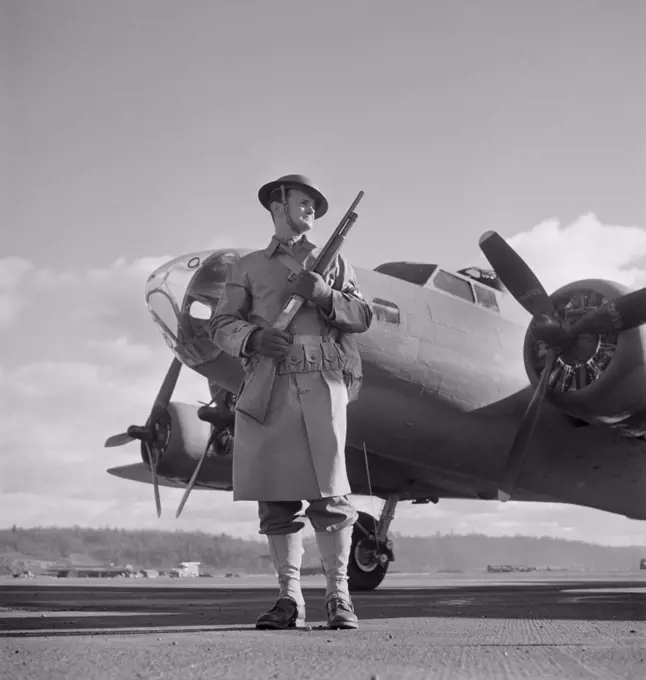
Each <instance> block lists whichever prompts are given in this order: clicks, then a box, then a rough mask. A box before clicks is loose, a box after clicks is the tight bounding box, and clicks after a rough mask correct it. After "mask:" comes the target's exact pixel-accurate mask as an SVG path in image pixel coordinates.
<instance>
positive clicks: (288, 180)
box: [258, 175, 328, 220]
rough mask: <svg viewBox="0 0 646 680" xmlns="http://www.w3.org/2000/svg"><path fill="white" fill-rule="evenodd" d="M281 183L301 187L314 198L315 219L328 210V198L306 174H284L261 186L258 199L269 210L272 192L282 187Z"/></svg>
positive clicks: (296, 187)
mask: <svg viewBox="0 0 646 680" xmlns="http://www.w3.org/2000/svg"><path fill="white" fill-rule="evenodd" d="M281 184H282V185H283V186H284V187H285V189H300V190H301V191H304V192H305V193H306V194H309V195H310V196H311V197H312V198H313V199H314V205H315V206H316V207H315V213H314V219H315V220H317V219H318V218H319V217H323V215H325V213H326V212H327V208H328V203H327V199H326V198H325V196H323V194H322V193H321V192H320V191H319V190H318V188H317V187H316V186H315V185H314V184H313V183H312V182H311V180H310V179H309V178H308V177H305V175H283V176H282V177H279V178H278V179H276V180H274V181H273V182H268V183H267V184H264V185H263V186H261V187H260V189H259V191H258V200H259V201H260V203H261V204H262V205H263V207H264V208H266V209H267V210H269V199H270V198H271V195H272V193H273V192H274V191H275V190H276V189H280V187H281Z"/></svg>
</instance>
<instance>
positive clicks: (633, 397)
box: [524, 279, 646, 437]
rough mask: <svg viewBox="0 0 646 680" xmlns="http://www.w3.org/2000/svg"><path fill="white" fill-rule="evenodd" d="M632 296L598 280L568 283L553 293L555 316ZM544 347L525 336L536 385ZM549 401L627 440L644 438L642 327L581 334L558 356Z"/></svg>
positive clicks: (645, 343)
mask: <svg viewBox="0 0 646 680" xmlns="http://www.w3.org/2000/svg"><path fill="white" fill-rule="evenodd" d="M628 292H630V289H628V288H626V287H625V286H622V285H621V284H618V283H614V282H612V281H605V280H602V279H587V280H582V281H575V282H574V283H569V284H567V285H566V286H563V287H562V288H559V290H557V291H556V292H555V293H553V294H552V295H551V299H552V301H553V303H554V306H555V307H556V309H557V311H558V313H559V314H560V315H561V316H562V317H563V318H564V319H566V320H572V321H574V320H576V319H578V318H580V317H581V316H583V315H584V314H586V313H587V312H589V311H590V310H592V309H596V308H598V307H601V306H602V305H604V304H605V303H607V302H608V301H609V300H613V299H615V298H617V297H619V296H620V295H624V294H625V293H628ZM546 352H547V347H546V345H545V343H544V342H542V341H538V340H536V339H535V338H534V337H533V336H532V324H531V323H530V325H529V328H528V330H527V333H526V335H525V344H524V360H525V369H526V371H527V375H528V377H529V380H530V382H531V383H532V385H534V386H536V385H537V383H538V381H539V379H540V374H541V371H542V369H543V367H544V365H545V356H546ZM546 398H547V399H548V400H549V402H550V403H552V404H553V405H554V406H556V407H557V408H559V409H560V410H562V411H563V412H564V413H566V414H568V415H570V416H573V417H574V418H577V419H579V420H582V421H585V422H587V423H590V424H593V425H604V426H607V427H612V428H616V429H617V430H619V431H620V432H621V433H622V434H623V435H625V436H627V437H643V436H644V435H646V327H645V326H642V327H640V328H635V329H632V330H629V331H624V332H622V333H613V334H609V335H581V336H580V337H579V338H578V340H577V342H576V344H575V345H574V346H573V347H571V348H569V349H568V350H566V351H565V352H564V353H563V354H561V355H560V356H559V357H558V358H557V360H556V364H555V366H554V370H553V371H552V375H551V378H550V380H549V383H548V389H547V397H546Z"/></svg>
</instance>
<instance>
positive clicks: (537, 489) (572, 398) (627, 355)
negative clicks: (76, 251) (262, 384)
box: [106, 232, 646, 590]
mask: <svg viewBox="0 0 646 680" xmlns="http://www.w3.org/2000/svg"><path fill="white" fill-rule="evenodd" d="M480 247H481V249H482V250H483V252H484V254H485V255H486V256H487V258H488V260H489V262H490V263H491V264H492V266H493V269H494V271H489V270H483V269H480V268H475V267H472V268H470V269H469V268H467V269H464V270H461V271H460V272H452V271H449V270H447V269H443V268H442V267H440V266H436V265H428V264H421V263H412V262H397V263H386V264H384V265H380V266H379V267H377V268H376V269H375V270H364V269H359V268H356V273H357V279H358V283H359V287H360V290H361V292H362V294H363V296H364V298H365V299H366V300H368V301H369V302H370V303H371V305H372V308H373V311H374V319H373V323H372V325H371V327H370V329H369V330H368V331H367V332H366V333H363V334H360V335H357V336H356V340H357V342H358V345H359V348H360V352H361V357H362V362H363V369H364V381H363V385H362V388H361V392H360V394H359V398H358V400H356V401H355V402H352V403H351V404H350V405H349V407H348V429H347V449H346V458H347V470H348V476H349V479H350V485H351V488H352V493H353V494H356V495H371V496H378V497H379V498H381V499H382V500H384V501H385V502H384V504H383V507H382V511H381V515H380V517H379V518H373V517H371V516H370V515H368V514H366V513H363V512H361V513H360V516H359V519H358V520H357V523H356V524H355V530H354V535H353V546H352V554H351V561H350V566H349V577H350V587H351V588H352V589H353V590H371V589H374V588H376V587H377V586H378V585H379V583H381V581H382V580H383V578H384V576H385V574H386V571H387V568H388V564H389V563H390V562H391V561H393V560H394V552H393V544H392V541H391V540H390V539H389V537H388V530H389V527H390V524H391V522H392V519H393V518H394V515H395V510H396V506H397V503H398V502H401V501H412V502H413V503H428V502H433V503H437V502H438V501H439V500H440V499H445V498H452V499H484V500H495V499H500V500H503V501H504V500H508V499H509V498H511V499H513V500H514V501H534V502H552V503H553V502H558V503H565V504H574V505H580V506H586V507H590V508H596V509H599V510H603V511H607V512H612V513H617V514H621V515H625V516H626V517H629V518H631V519H641V520H646V326H645V325H643V324H644V323H646V313H645V311H644V310H646V304H643V303H644V299H643V298H644V291H637V292H636V293H631V294H630V295H626V294H627V293H629V291H628V290H627V289H626V288H625V287H624V286H621V285H619V284H617V283H613V282H610V281H606V280H601V279H589V280H584V281H577V282H573V283H570V284H568V285H566V286H564V287H562V288H560V289H559V290H557V291H556V292H555V293H553V294H552V295H551V296H548V295H547V293H546V292H545V291H544V289H543V288H542V286H541V284H540V282H539V281H538V279H536V277H535V276H534V275H533V273H532V272H531V270H529V268H528V267H527V265H526V264H525V263H524V262H523V261H522V260H521V259H520V257H519V256H518V255H517V254H516V253H515V252H514V251H513V250H512V249H511V248H510V247H509V246H508V245H507V244H506V242H505V241H504V240H503V239H502V238H501V237H500V236H498V235H497V234H495V233H494V232H487V234H485V235H483V237H482V238H481V241H480ZM245 252H248V251H246V250H237V249H225V250H217V251H208V252H198V253H192V254H188V255H183V256H181V257H178V258H176V259H174V260H172V261H170V262H168V263H167V264H165V265H163V266H162V267H160V268H159V269H157V270H156V271H155V272H153V273H152V274H151V276H150V277H149V279H148V282H147V286H146V302H147V306H148V309H149V311H150V313H151V315H152V317H153V320H154V322H155V324H156V325H157V326H158V328H159V329H160V331H161V332H162V334H163V336H164V338H165V340H166V342H167V344H168V345H169V347H170V349H171V350H172V352H173V353H174V354H175V358H174V360H173V363H172V364H171V367H170V369H169V372H168V375H167V376H166V379H165V381H164V384H163V385H162V388H161V389H160V392H159V394H158V396H157V399H156V400H155V403H154V405H153V409H152V411H151V414H150V416H149V418H148V421H147V423H146V425H145V426H143V427H136V426H131V427H130V428H129V429H128V432H127V433H124V434H122V435H115V436H113V437H111V438H109V439H108V441H107V442H106V446H117V445H121V444H124V443H126V442H128V441H133V440H140V442H141V454H142V458H143V462H139V463H135V464H132V465H126V466H121V467H115V468H111V469H109V470H108V472H109V473H110V474H113V475H115V476H118V477H122V478H125V479H131V480H135V481H140V482H148V483H150V482H152V483H153V485H154V491H155V498H156V502H157V510H158V514H159V513H160V512H161V505H160V501H159V492H158V488H157V487H158V485H162V486H173V487H180V488H182V487H183V488H186V492H185V496H184V498H183V499H182V503H181V504H180V509H179V511H181V508H182V507H183V505H184V503H185V502H186V498H187V497H188V492H189V491H190V489H191V488H193V486H194V487H195V488H196V489H219V490H231V488H232V458H231V453H230V452H231V446H230V443H231V437H232V436H233V435H234V432H233V408H234V403H235V396H234V395H237V394H238V392H239V389H240V385H241V380H242V368H241V364H240V361H239V360H238V359H235V358H233V357H231V356H229V355H227V354H225V353H224V352H223V351H222V350H220V349H219V348H218V347H217V346H216V345H215V344H214V343H213V342H212V340H211V338H210V334H209V330H208V321H209V317H210V315H211V313H212V309H214V308H215V305H216V304H217V300H218V298H219V295H220V292H221V290H222V287H223V285H224V281H225V277H226V265H227V262H228V261H229V260H230V259H231V258H236V257H240V256H241V255H242V254H244V253H245ZM287 273H288V272H286V276H287ZM501 284H504V285H501ZM636 296H637V297H636ZM639 296H641V297H639ZM625 300H627V301H628V302H627V303H625V302H624V301H625ZM519 303H520V305H519ZM615 303H616V304H615ZM523 308H524V309H525V310H526V311H527V312H528V313H529V315H530V316H527V314H524V312H523ZM573 329H574V330H573ZM182 365H185V366H187V367H188V368H190V369H192V370H195V371H197V372H198V373H199V374H201V375H203V376H204V377H205V378H206V379H207V380H208V384H209V385H210V387H211V390H212V395H213V396H214V398H215V404H216V406H215V407H212V406H211V405H208V406H204V407H202V408H199V407H198V406H196V405H192V404H185V403H178V402H172V401H170V399H171V395H172V392H173V389H174V386H175V384H176V381H177V376H178V374H179V370H180V368H181V366H182ZM528 379H529V384H528ZM220 388H222V389H220ZM218 393H219V396H218ZM223 397H226V399H225V401H223ZM225 402H226V403H225ZM223 436H224V439H223ZM179 511H178V514H179Z"/></svg>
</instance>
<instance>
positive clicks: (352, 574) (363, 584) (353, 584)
mask: <svg viewBox="0 0 646 680" xmlns="http://www.w3.org/2000/svg"><path fill="white" fill-rule="evenodd" d="M357 524H361V526H362V527H363V528H364V529H366V530H367V531H369V532H374V526H375V520H374V518H373V517H372V515H369V514H368V513H367V512H361V511H359V517H358V518H357V521H356V522H355V523H354V527H353V529H352V545H351V547H350V561H349V562H348V588H349V589H350V591H351V592H356V591H360V590H375V588H377V586H378V585H379V584H380V583H381V582H382V581H383V580H384V577H385V576H386V572H387V571H388V565H389V564H390V563H389V562H386V565H385V566H384V565H382V564H374V565H371V566H370V569H369V570H367V569H366V567H365V566H363V567H362V566H360V565H359V563H358V562H357V554H356V553H357V546H358V545H359V542H360V541H361V540H362V539H364V538H365V537H366V534H365V532H364V531H362V530H361V528H360V527H358V526H357Z"/></svg>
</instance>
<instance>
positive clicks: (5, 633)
mask: <svg viewBox="0 0 646 680" xmlns="http://www.w3.org/2000/svg"><path fill="white" fill-rule="evenodd" d="M274 583H275V582H274V579H273V578H271V577H264V576H242V577H241V578H234V579H231V578H224V577H216V578H205V579H186V580H175V579H165V578H164V579H157V580H150V581H149V580H145V579H142V580H130V579H119V580H113V579H105V580H103V579H102V580H99V579H46V578H39V579H26V580H18V579H6V580H4V581H0V677H2V678H3V679H4V680H8V679H11V680H14V679H15V680H22V679H23V678H24V679H26V678H29V679H30V680H40V679H41V678H42V679H44V678H46V679H47V680H50V679H51V680H59V679H61V680H62V679H66V680H117V679H118V680H121V679H123V680H135V679H139V678H141V679H146V680H153V679H156V680H158V679H162V678H163V679H169V680H197V679H200V680H202V679H204V680H207V679H208V680H211V679H215V678H227V679H229V678H230V679H235V680H247V679H248V678H254V679H260V678H268V679H269V678H271V679H277V680H309V679H317V680H318V679H324V678H325V679H329V680H334V679H336V678H339V679H344V680H346V679H348V680H354V679H355V678H356V679H361V680H369V679H370V678H379V680H386V679H389V680H390V679H392V680H417V679H421V678H433V679H435V678H442V679H451V680H453V679H456V680H462V679H474V680H476V679H477V680H488V679H489V678H492V679H494V678H495V679H498V678H505V679H509V678H530V679H532V678H537V679H538V678H541V679H544V678H566V679H568V680H570V679H575V678H576V679H579V678H581V679H583V678H585V679H588V678H595V679H599V678H603V680H613V679H617V680H637V679H639V680H643V678H646V623H645V621H646V571H644V572H639V571H635V572H633V573H628V574H607V575H600V574H592V575H587V576H586V575H582V574H566V573H555V572H552V573H543V572H534V573H531V574H480V575H438V574H433V575H419V574H418V575H404V574H389V575H388V576H387V577H386V579H385V581H384V583H383V584H382V585H381V586H380V587H379V588H378V589H377V590H376V591H373V592H367V593H355V594H354V596H353V600H354V604H355V610H356V612H357V614H358V616H359V618H360V628H359V630H357V631H328V630H327V629H326V628H325V626H324V619H325V614H324V609H323V593H324V590H323V586H324V581H323V578H322V577H321V576H318V577H304V578H303V589H304V594H305V598H306V601H307V615H308V625H309V626H310V628H309V629H306V630H299V631H256V630H255V628H254V625H253V622H254V620H255V618H256V616H258V614H260V613H261V612H263V611H266V610H267V609H268V608H269V607H270V606H271V605H272V604H273V602H274V600H275V596H276V587H275V585H274Z"/></svg>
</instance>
